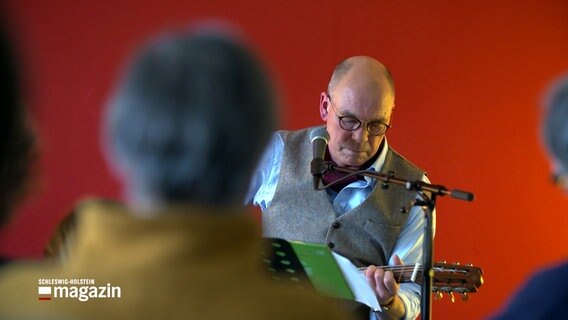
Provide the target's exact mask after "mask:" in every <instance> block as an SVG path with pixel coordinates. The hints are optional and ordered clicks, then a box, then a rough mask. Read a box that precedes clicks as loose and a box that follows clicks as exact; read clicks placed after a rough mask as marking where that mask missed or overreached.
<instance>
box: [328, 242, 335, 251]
mask: <svg viewBox="0 0 568 320" xmlns="http://www.w3.org/2000/svg"><path fill="white" fill-rule="evenodd" d="M327 246H328V247H329V248H330V249H333V247H335V244H334V243H333V242H330V243H328V244H327Z"/></svg>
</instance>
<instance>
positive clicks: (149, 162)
mask: <svg viewBox="0 0 568 320" xmlns="http://www.w3.org/2000/svg"><path fill="white" fill-rule="evenodd" d="M106 120H107V132H108V134H109V138H110V143H109V145H110V148H111V149H112V151H113V154H114V156H115V158H116V160H117V161H118V167H120V168H125V169H126V172H127V173H126V175H125V177H126V179H127V180H128V181H126V182H127V186H129V187H130V188H131V189H134V190H129V192H131V193H132V192H134V193H136V194H138V195H143V196H149V197H151V198H153V200H158V201H162V202H197V203H202V204H218V205H230V204H237V203H242V202H243V197H244V195H245V193H246V190H247V188H248V183H249V181H250V176H251V175H252V170H253V169H254V167H255V166H256V164H257V162H258V159H259V157H260V155H261V153H262V151H263V150H264V147H265V145H266V144H267V142H268V139H269V136H270V133H271V132H272V131H273V130H274V129H275V128H276V106H275V99H274V94H273V91H272V86H271V81H270V79H269V78H268V76H267V74H266V73H265V72H264V69H263V68H262V66H261V65H260V62H259V61H258V59H257V58H256V57H255V56H254V54H253V53H252V52H250V51H249V50H248V49H247V48H246V46H245V45H244V44H242V43H240V42H239V41H237V40H236V39H234V38H230V37H228V36H227V35H225V34H222V33H218V32H213V31H209V32H203V31H202V32H200V33H183V34H169V35H165V36H162V37H160V38H158V39H157V40H156V41H153V42H151V43H150V44H149V45H148V46H147V47H146V48H145V49H143V50H142V51H141V53H140V54H139V55H138V56H137V57H136V58H135V59H134V62H133V63H132V64H131V66H130V68H129V71H128V72H127V73H126V76H125V79H124V80H123V82H122V84H121V85H120V86H119V89H118V91H117V93H116V95H115V96H114V98H113V99H112V101H111V103H110V105H109V111H108V114H107V119H106Z"/></svg>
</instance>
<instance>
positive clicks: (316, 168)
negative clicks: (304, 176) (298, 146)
mask: <svg viewBox="0 0 568 320" xmlns="http://www.w3.org/2000/svg"><path fill="white" fill-rule="evenodd" d="M328 140H329V134H328V133H327V130H326V129H325V127H318V128H315V129H313V130H312V131H311V132H310V141H311V142H312V153H313V159H312V162H311V164H310V165H311V172H312V176H314V190H317V189H318V187H319V184H320V181H321V176H322V173H323V170H322V164H323V157H324V155H325V147H326V146H327V142H328Z"/></svg>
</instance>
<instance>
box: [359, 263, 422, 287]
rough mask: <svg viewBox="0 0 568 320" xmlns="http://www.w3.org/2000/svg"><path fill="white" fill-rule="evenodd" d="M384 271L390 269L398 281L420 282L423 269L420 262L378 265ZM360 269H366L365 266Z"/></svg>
mask: <svg viewBox="0 0 568 320" xmlns="http://www.w3.org/2000/svg"><path fill="white" fill-rule="evenodd" d="M377 268H381V269H383V270H385V271H392V272H393V274H394V278H395V279H396V281H397V282H398V283H404V282H414V283H418V284H421V283H422V280H423V279H424V270H423V268H422V266H421V265H420V264H404V265H397V266H379V267H377ZM359 270H361V271H365V270H367V268H366V267H364V268H359Z"/></svg>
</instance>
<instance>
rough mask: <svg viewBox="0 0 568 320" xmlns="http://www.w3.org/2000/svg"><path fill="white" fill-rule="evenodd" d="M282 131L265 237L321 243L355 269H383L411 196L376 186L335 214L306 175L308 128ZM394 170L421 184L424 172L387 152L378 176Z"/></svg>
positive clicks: (309, 155) (398, 188) (309, 149)
mask: <svg viewBox="0 0 568 320" xmlns="http://www.w3.org/2000/svg"><path fill="white" fill-rule="evenodd" d="M312 129H313V128H307V129H303V130H299V131H284V132H283V133H284V134H283V137H284V152H283V156H282V164H281V168H280V176H279V177H278V185H277V186H276V192H275V194H274V198H273V199H272V201H271V203H270V206H269V207H268V208H267V210H266V211H265V212H264V213H263V217H262V223H263V231H264V236H266V237H276V238H283V239H287V240H298V241H304V242H312V243H326V244H328V246H329V247H330V248H332V249H333V251H335V252H337V253H339V254H341V255H343V256H345V257H347V258H348V259H349V260H351V261H352V262H353V263H354V264H355V265H357V266H367V265H370V264H374V265H386V264H387V263H388V258H389V257H390V256H391V253H392V249H393V246H394V244H395V242H396V240H397V238H398V236H399V234H400V231H401V229H402V227H403V226H404V225H405V223H406V221H407V219H408V214H405V213H401V210H400V209H401V207H406V206H408V205H409V204H410V202H411V201H412V200H414V199H415V198H416V194H415V193H414V192H409V191H407V190H406V189H405V188H404V187H402V186H399V185H394V184H391V185H390V186H389V188H388V189H382V188H381V187H380V185H381V182H377V185H376V187H375V189H374V190H373V191H372V193H371V195H369V197H368V198H367V199H366V200H365V201H364V202H363V203H361V204H360V205H359V206H358V207H356V208H354V209H353V210H351V211H349V212H346V213H344V214H342V215H340V216H338V214H337V213H336V212H335V210H334V209H333V205H332V203H331V201H330V198H329V196H328V195H327V193H326V192H325V191H315V190H314V189H313V178H312V175H311V173H310V161H311V160H312V145H311V142H310V139H309V133H310V130H312ZM389 171H393V172H394V173H395V176H396V177H398V178H402V179H407V180H420V179H421V178H422V176H423V175H424V171H422V170H421V169H419V168H418V167H416V166H415V165H413V164H412V163H410V162H409V161H408V160H406V159H404V158H403V157H402V156H401V155H399V154H398V153H397V152H396V151H394V150H392V149H390V148H389V150H388V151H387V156H386V159H385V164H384V166H383V168H382V170H381V173H388V172H389Z"/></svg>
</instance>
